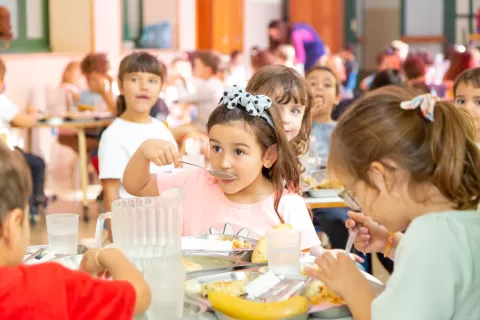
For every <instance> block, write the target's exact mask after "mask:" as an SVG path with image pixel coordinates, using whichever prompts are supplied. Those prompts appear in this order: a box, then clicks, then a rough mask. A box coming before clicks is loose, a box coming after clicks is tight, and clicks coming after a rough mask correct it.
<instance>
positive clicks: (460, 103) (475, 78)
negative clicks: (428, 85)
mask: <svg viewBox="0 0 480 320" xmlns="http://www.w3.org/2000/svg"><path fill="white" fill-rule="evenodd" d="M453 95H454V101H455V106H456V107H459V108H465V109H466V110H467V111H468V112H469V113H470V114H471V115H472V117H473V119H474V120H475V126H476V128H477V130H476V138H475V141H476V143H477V145H478V144H480V68H475V69H469V70H466V71H464V72H462V73H461V74H460V75H459V76H458V78H457V79H456V80H455V84H454V85H453Z"/></svg>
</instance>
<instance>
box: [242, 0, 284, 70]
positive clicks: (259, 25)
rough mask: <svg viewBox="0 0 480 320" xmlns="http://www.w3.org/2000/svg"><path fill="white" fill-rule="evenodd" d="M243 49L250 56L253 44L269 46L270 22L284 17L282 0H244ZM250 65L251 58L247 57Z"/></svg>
mask: <svg viewBox="0 0 480 320" xmlns="http://www.w3.org/2000/svg"><path fill="white" fill-rule="evenodd" d="M243 12H244V17H243V26H244V29H243V51H244V53H245V56H246V57H249V56H250V49H251V48H252V47H253V46H259V47H268V24H269V23H270V21H271V20H274V19H280V18H282V1H281V0H244V9H243ZM245 60H246V62H247V64H248V65H250V59H248V58H247V59H245Z"/></svg>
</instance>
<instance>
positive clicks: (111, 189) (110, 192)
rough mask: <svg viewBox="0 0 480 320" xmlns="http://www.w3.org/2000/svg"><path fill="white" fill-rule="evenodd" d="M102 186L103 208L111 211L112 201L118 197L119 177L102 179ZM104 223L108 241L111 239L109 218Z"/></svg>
mask: <svg viewBox="0 0 480 320" xmlns="http://www.w3.org/2000/svg"><path fill="white" fill-rule="evenodd" d="M102 187H103V208H104V210H105V212H111V211H112V201H114V200H117V199H118V198H119V193H120V179H103V180H102ZM106 223H107V231H108V239H109V240H110V241H113V236H112V228H111V224H110V219H107V220H106Z"/></svg>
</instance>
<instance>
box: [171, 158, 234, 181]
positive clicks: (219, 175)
mask: <svg viewBox="0 0 480 320" xmlns="http://www.w3.org/2000/svg"><path fill="white" fill-rule="evenodd" d="M180 162H181V163H183V164H186V165H189V166H194V167H198V168H202V169H203V170H206V171H207V172H208V173H210V174H211V175H212V176H214V177H215V178H218V179H220V180H236V179H238V178H237V177H236V176H234V175H231V174H228V173H225V172H220V171H215V170H212V169H208V168H205V167H202V166H199V165H197V164H193V163H190V162H186V161H183V160H180Z"/></svg>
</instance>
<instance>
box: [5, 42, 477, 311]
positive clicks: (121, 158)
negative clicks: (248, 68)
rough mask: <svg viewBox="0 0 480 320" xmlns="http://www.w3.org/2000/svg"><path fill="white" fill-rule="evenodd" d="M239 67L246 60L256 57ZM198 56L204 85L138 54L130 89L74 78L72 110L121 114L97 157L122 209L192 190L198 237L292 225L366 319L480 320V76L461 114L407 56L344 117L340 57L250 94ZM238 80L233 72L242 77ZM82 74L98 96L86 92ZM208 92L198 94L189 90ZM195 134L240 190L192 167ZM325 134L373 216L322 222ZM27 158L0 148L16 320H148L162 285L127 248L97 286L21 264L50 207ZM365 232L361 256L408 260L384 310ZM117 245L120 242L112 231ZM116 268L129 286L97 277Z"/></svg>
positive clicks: (345, 180) (115, 254) (323, 272)
mask: <svg viewBox="0 0 480 320" xmlns="http://www.w3.org/2000/svg"><path fill="white" fill-rule="evenodd" d="M255 54H256V55H259V54H262V52H261V51H260V50H259V51H258V52H256V53H255ZM276 54H279V53H278V52H277V53H276ZM233 57H234V59H239V60H240V59H241V55H240V53H236V54H235V55H233ZM191 59H192V61H193V75H194V76H195V78H196V79H197V80H195V81H190V80H191V79H186V78H185V75H186V74H188V72H185V70H182V67H184V68H185V69H188V68H186V67H185V65H183V66H182V63H184V62H185V60H183V59H180V60H177V61H174V66H173V67H172V66H171V67H170V69H173V71H172V72H171V73H170V74H169V73H168V72H167V70H166V67H165V66H164V65H163V64H162V63H160V62H159V60H158V59H157V58H156V57H155V56H153V55H151V54H149V53H146V52H137V53H133V54H130V55H128V56H126V57H125V58H124V59H123V60H122V62H121V64H120V67H119V71H118V74H117V79H116V81H114V79H113V78H112V77H111V76H110V75H109V73H108V69H109V67H108V59H107V58H106V56H104V55H101V54H90V55H88V56H87V57H86V58H85V59H84V60H83V61H82V62H81V63H80V64H71V65H69V66H68V67H67V69H66V71H65V74H64V76H63V81H62V86H63V87H64V88H65V89H66V90H67V91H68V92H69V94H70V95H71V97H72V101H75V102H76V103H85V104H90V105H95V106H96V105H102V106H104V108H105V110H108V111H110V112H112V113H115V114H116V115H117V118H116V119H115V120H114V121H113V122H112V124H111V125H110V126H109V127H108V128H106V129H105V130H104V131H103V132H102V134H101V135H99V134H98V132H92V136H91V138H90V141H91V145H90V146H91V149H90V150H92V151H93V150H94V149H96V148H97V147H98V159H99V178H100V179H101V181H102V186H103V189H104V207H105V210H106V211H110V209H111V203H112V201H114V200H116V199H119V198H127V197H132V196H138V197H144V196H157V195H159V194H161V193H162V192H163V191H165V190H167V189H169V188H171V187H177V186H178V187H183V189H184V191H185V198H184V200H183V235H185V236H188V235H199V234H205V233H207V234H209V233H217V232H228V233H230V234H235V235H241V236H245V237H251V238H259V237H262V236H263V235H264V234H265V233H266V232H267V231H268V230H270V229H271V228H273V227H274V226H276V225H278V224H279V223H288V224H291V225H292V227H293V228H294V229H298V230H300V231H301V234H302V236H301V249H302V250H303V251H308V252H310V254H311V255H315V256H318V259H317V261H316V263H317V264H318V266H319V269H318V270H310V271H309V274H310V275H311V276H314V277H317V278H319V279H321V280H322V281H323V282H324V283H325V284H326V285H327V287H329V289H331V290H332V291H334V292H335V293H337V294H338V295H340V296H341V297H342V298H343V299H344V301H345V302H346V304H348V306H349V308H350V310H351V311H352V314H353V316H354V318H355V319H443V318H445V319H475V317H477V316H478V315H479V314H480V309H479V307H478V304H477V303H476V301H478V299H479V298H480V289H479V288H480V282H479V281H480V260H479V259H480V258H479V257H480V256H479V255H478V252H479V250H480V216H479V214H478V211H477V206H478V202H479V201H480V198H479V194H480V175H479V172H480V150H479V149H478V146H477V145H476V143H478V141H479V140H478V139H477V137H478V136H479V134H478V132H479V131H480V130H479V129H478V128H480V122H479V120H478V119H480V116H479V114H480V113H479V111H478V105H477V100H478V96H480V81H478V79H480V69H469V70H466V71H465V72H463V73H462V74H460V75H459V76H458V77H457V79H456V81H455V83H454V84H453V85H452V90H453V95H454V103H451V102H448V101H441V100H440V98H438V97H435V96H433V95H430V94H424V93H423V92H420V91H418V87H416V86H415V85H414V84H416V83H417V82H418V81H412V82H410V85H409V83H408V82H406V81H405V80H404V79H405V78H404V75H403V71H400V70H398V69H399V67H400V61H401V60H400V56H399V55H398V53H395V52H393V53H392V54H390V53H389V54H385V55H384V56H382V59H383V60H382V62H381V63H382V70H381V71H380V70H379V72H377V73H375V75H374V76H373V77H372V78H371V80H368V81H367V80H365V81H364V82H363V85H364V86H365V88H367V87H368V91H369V92H367V93H365V94H363V95H362V96H361V97H359V98H355V97H354V98H353V99H351V98H350V100H348V104H345V105H343V106H342V103H341V102H342V92H344V90H343V89H344V88H345V83H343V82H342V80H341V79H340V77H339V72H338V70H335V69H332V68H330V67H329V66H327V64H328V65H330V66H332V67H333V66H335V65H336V64H337V62H338V61H337V60H338V59H330V58H329V57H324V58H322V59H321V61H319V64H318V65H315V66H313V67H311V68H310V69H309V70H306V72H305V76H303V75H302V74H301V73H299V72H298V71H296V70H295V69H294V68H291V66H286V65H282V64H272V65H266V66H263V67H260V68H258V69H255V70H254V71H255V73H254V74H253V75H252V77H251V78H250V79H249V80H248V81H247V83H246V85H245V83H231V84H230V85H226V84H225V82H224V81H222V80H221V79H220V78H221V77H219V76H218V71H219V66H220V60H219V58H218V56H217V55H216V54H215V53H213V52H205V51H201V52H197V53H196V54H194V55H193V56H192V57H191ZM388 59H391V61H398V65H395V63H393V62H392V63H391V64H390V62H388V61H389V60H388ZM406 61H408V58H407V60H406ZM405 63H406V62H405ZM177 66H178V68H177ZM237 67H238V66H237ZM234 69H235V67H234V66H233V64H232V68H231V70H232V74H233V73H234V72H233V70H234ZM3 70H4V71H3V75H4V74H5V67H4V66H3ZM0 71H1V69H0ZM405 72H406V70H405ZM81 75H83V76H84V77H85V79H86V81H87V84H88V88H89V90H88V91H85V92H82V91H80V90H78V88H79V87H80V86H79V85H77V83H78V81H80V79H81V77H82V76H81ZM417 78H418V77H417ZM417 80H418V79H417ZM192 83H193V86H194V87H196V90H191V89H190V88H189V86H190V85H191V84H192ZM115 86H118V93H116V92H115V91H116V89H115ZM164 86H167V87H174V88H175V90H171V91H170V92H169V91H168V90H167V89H165V90H164V89H163V88H164ZM2 87H3V84H2ZM342 88H343V89H342ZM477 91H478V94H477ZM172 92H173V93H172ZM169 93H170V94H169ZM116 95H118V97H116ZM161 97H163V99H162V98H161ZM159 101H164V102H167V105H169V107H170V108H169V109H167V111H168V113H169V114H168V115H167V116H166V117H164V118H163V119H162V120H160V119H159V117H157V116H155V117H153V116H152V109H153V108H152V106H155V105H158V104H159ZM343 101H347V100H346V99H343ZM172 105H174V106H175V107H171V106H172ZM191 105H195V106H196V107H195V108H191ZM341 106H342V109H341V110H339V108H340V107H341ZM0 108H1V110H4V111H2V112H1V113H0V115H1V119H2V122H0V123H1V124H2V125H3V126H4V127H7V128H8V127H9V126H10V125H12V124H13V125H15V126H23V127H28V126H33V125H34V124H35V121H36V114H35V111H34V110H30V109H27V110H26V111H19V109H18V108H16V107H15V105H13V104H12V103H11V102H10V100H8V98H7V97H6V96H5V95H3V94H2V95H0ZM175 108H178V109H179V110H181V112H180V113H179V114H183V115H182V116H181V117H179V116H178V114H175V112H174V110H175ZM158 110H160V109H158ZM172 113H173V115H172ZM185 113H187V114H188V116H185V115H184V114H185ZM172 117H174V118H175V119H174V120H172ZM169 118H170V119H169ZM179 118H185V120H187V121H177V120H180V119H179ZM188 118H189V119H188ZM169 120H170V121H169ZM182 120H183V119H182ZM166 123H167V124H170V123H174V124H175V125H173V126H167V125H166ZM169 127H170V128H169ZM60 136H61V138H60V142H61V143H63V144H65V145H70V146H71V147H72V148H75V146H76V144H75V143H74V142H75V141H74V138H72V135H71V134H70V133H69V132H61V134H60ZM66 137H70V138H66ZM189 137H194V138H195V139H198V140H201V141H203V142H206V143H205V145H204V150H203V151H202V153H203V154H204V155H205V156H206V158H207V159H206V160H207V161H208V163H209V165H210V166H211V167H212V169H214V170H216V171H221V172H225V173H228V174H231V175H234V176H235V177H236V179H235V180H222V179H218V178H214V177H212V176H211V175H210V174H208V173H207V172H206V171H204V170H201V169H192V168H185V167H184V168H179V167H180V160H181V158H182V152H181V151H182V148H181V147H180V148H179V145H180V146H181V145H182V143H184V142H185V141H186V140H185V139H188V138H189ZM312 137H314V140H315V141H316V143H315V147H316V148H317V150H315V151H316V154H318V155H319V156H320V157H321V158H323V159H325V160H326V161H327V168H328V172H329V176H330V177H332V178H335V179H336V180H338V181H339V182H340V183H341V185H343V187H344V189H345V192H346V194H347V195H348V197H349V198H350V200H351V201H353V202H355V203H357V204H358V205H359V207H361V208H362V212H361V213H348V212H347V209H346V208H342V209H339V210H332V209H323V210H322V209H320V210H318V209H317V210H314V211H313V216H314V217H313V221H312V215H311V212H310V210H309V209H308V207H307V206H306V204H305V201H304V199H303V197H302V188H301V180H300V176H301V174H302V171H304V170H305V169H306V168H303V167H302V165H301V161H300V158H301V157H302V156H303V155H305V154H306V152H307V151H308V149H309V147H310V148H311V147H312V146H313V145H310V142H311V138H312ZM72 141H73V142H72ZM21 156H23V157H24V159H25V160H26V161H27V163H28V157H29V155H28V154H25V153H24V152H22V151H21V150H15V151H12V150H11V149H9V148H8V147H7V146H5V145H3V144H1V143H0V208H1V210H0V219H1V224H0V238H1V240H2V241H0V274H1V278H2V279H5V281H2V284H1V285H0V292H4V293H5V295H4V299H2V302H1V303H0V304H1V305H3V306H5V307H4V308H3V307H0V309H1V310H5V317H6V318H12V319H13V318H15V319H17V318H18V319H22V318H27V317H39V316H41V317H42V318H45V319H47V318H51V319H58V318H66V317H72V318H78V319H92V318H95V319H111V318H112V317H114V318H115V319H131V318H132V315H133V314H134V313H142V312H144V311H145V310H146V309H147V308H148V306H149V304H150V299H151V298H150V290H149V289H148V285H147V284H146V283H145V280H144V279H143V277H142V275H141V274H140V273H139V272H138V271H137V270H136V269H135V267H134V266H133V265H132V264H131V263H130V262H128V259H127V258H125V257H124V256H123V255H122V253H121V252H119V251H117V250H116V249H94V250H91V251H89V252H87V253H86V254H85V256H84V257H83V261H82V264H81V267H80V268H81V271H84V272H86V273H88V274H86V273H82V272H75V271H69V270H66V269H64V268H63V267H61V266H59V265H56V264H55V263H46V264H41V265H36V266H23V265H21V263H22V259H23V256H24V254H25V251H26V248H27V246H28V244H29V224H28V219H26V217H27V214H28V212H29V205H32V204H33V205H37V203H36V201H37V199H36V197H37V196H38V194H36V192H37V191H36V190H35V189H36V187H35V182H36V180H35V178H33V181H32V177H34V176H35V175H32V176H29V173H30V171H31V172H32V173H33V171H34V170H35V166H34V165H31V164H30V163H29V165H30V170H29V169H28V168H27V167H26V164H25V163H24V161H23V160H21ZM43 170H44V169H43ZM43 175H44V174H43ZM42 183H43V182H42ZM32 185H33V192H32ZM7 190H8V191H7ZM32 194H33V195H34V197H32V196H31V195H32ZM32 199H33V200H32ZM32 201H33V202H32ZM346 226H347V227H348V228H347V227H346ZM405 230H406V233H404V232H405ZM318 231H323V232H326V233H327V234H328V235H329V237H330V241H331V244H332V247H333V248H334V249H332V250H326V249H324V248H323V247H322V246H321V243H320V240H319V238H318V235H317V232H318ZM349 231H358V232H359V233H358V236H357V239H356V241H355V247H356V249H357V250H359V252H364V253H374V254H383V255H384V256H385V258H386V259H388V260H389V261H390V262H392V261H395V272H394V273H393V274H392V277H391V279H390V281H389V282H388V284H387V287H386V290H385V292H384V293H382V294H381V295H380V296H379V297H378V298H377V297H376V296H375V293H374V292H373V291H372V289H371V288H370V287H369V285H368V282H367V281H366V279H365V278H364V276H363V275H362V273H361V272H360V271H359V270H358V268H357V266H356V264H355V261H353V260H352V259H351V258H350V257H349V256H347V255H344V254H343V253H344V251H343V250H342V249H343V248H344V247H345V242H346V239H347V237H348V233H349ZM109 236H110V239H111V240H113V241H114V239H112V236H111V230H109ZM336 248H338V249H340V250H336ZM439 252H441V254H439ZM359 260H362V259H361V258H360V259H359ZM439 266H441V268H439ZM105 271H107V272H108V273H109V274H110V276H111V277H112V278H113V279H114V281H105V280H100V279H96V278H92V277H91V276H90V275H96V274H99V273H103V272H105ZM89 274H90V275H89ZM39 279H40V280H39ZM438 279H442V281H438ZM47 290H48V293H47ZM412 292H413V293H414V294H412ZM25 295H27V296H28V298H26V296H25ZM429 297H434V298H429ZM59 301H62V303H59ZM7 306H8V307H7ZM3 314H4V313H2V315H3Z"/></svg>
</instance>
